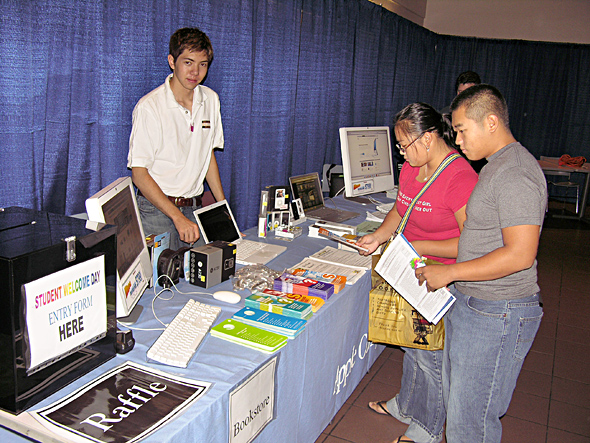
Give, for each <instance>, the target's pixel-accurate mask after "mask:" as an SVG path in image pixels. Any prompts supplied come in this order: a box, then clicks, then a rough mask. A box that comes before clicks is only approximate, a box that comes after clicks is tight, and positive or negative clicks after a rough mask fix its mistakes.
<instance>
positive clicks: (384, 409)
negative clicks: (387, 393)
mask: <svg viewBox="0 0 590 443" xmlns="http://www.w3.org/2000/svg"><path fill="white" fill-rule="evenodd" d="M371 403H372V402H371ZM375 404H376V405H377V407H378V408H379V409H381V411H383V412H380V411H379V410H378V409H375V408H372V407H371V405H370V404H369V405H368V407H369V409H370V410H372V411H374V412H376V413H377V414H380V415H391V414H390V413H389V411H388V410H387V408H386V407H385V405H386V404H387V402H386V401H378V402H376V403H375Z"/></svg>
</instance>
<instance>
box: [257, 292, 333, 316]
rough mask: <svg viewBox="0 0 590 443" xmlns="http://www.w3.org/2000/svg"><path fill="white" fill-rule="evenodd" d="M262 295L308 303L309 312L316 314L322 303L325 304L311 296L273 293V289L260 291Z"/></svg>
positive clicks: (320, 299) (322, 300)
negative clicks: (309, 306)
mask: <svg viewBox="0 0 590 443" xmlns="http://www.w3.org/2000/svg"><path fill="white" fill-rule="evenodd" d="M262 293H263V294H268V295H274V296H275V297H279V298H283V297H286V298H289V299H291V300H296V301H300V302H303V303H309V304H310V305H311V310H312V311H313V312H317V311H318V309H320V308H321V307H322V306H324V303H325V302H326V301H325V300H324V299H322V298H319V297H312V296H311V295H301V294H292V293H289V292H282V291H275V290H274V289H265V290H264V291H262Z"/></svg>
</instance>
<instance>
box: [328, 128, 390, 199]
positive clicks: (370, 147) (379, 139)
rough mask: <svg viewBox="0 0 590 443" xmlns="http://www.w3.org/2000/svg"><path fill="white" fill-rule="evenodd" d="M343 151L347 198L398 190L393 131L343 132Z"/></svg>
mask: <svg viewBox="0 0 590 443" xmlns="http://www.w3.org/2000/svg"><path fill="white" fill-rule="evenodd" d="M340 149H341V152H342V170H343V173H344V191H345V196H346V197H357V196H361V195H367V194H374V193H377V192H385V191H389V190H391V189H393V188H394V186H395V176H394V169H393V158H392V152H391V138H390V136H389V127H387V126H373V127H362V128H361V127H359V128H340Z"/></svg>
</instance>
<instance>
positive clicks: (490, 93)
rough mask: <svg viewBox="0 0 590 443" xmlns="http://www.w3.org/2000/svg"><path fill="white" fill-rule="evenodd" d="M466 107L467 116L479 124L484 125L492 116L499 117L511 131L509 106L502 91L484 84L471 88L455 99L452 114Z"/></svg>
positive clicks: (452, 104)
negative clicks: (488, 117)
mask: <svg viewBox="0 0 590 443" xmlns="http://www.w3.org/2000/svg"><path fill="white" fill-rule="evenodd" d="M461 107H464V108H465V116H466V117H467V118H468V119H470V120H473V121H476V122H477V123H482V122H483V120H484V118H486V117H487V116H488V115H490V114H494V115H495V116H497V117H498V119H499V120H500V122H501V123H502V125H503V126H504V127H505V128H506V129H507V130H508V131H510V126H509V124H508V123H509V122H508V105H507V104H506V100H504V97H502V94H501V93H500V91H498V90H497V89H496V88H494V87H493V86H491V85H486V84H484V83H482V84H479V85H474V86H471V87H470V88H467V89H465V90H464V91H463V92H461V93H460V94H459V95H457V96H456V97H455V99H454V100H453V103H451V112H454V111H456V110H457V109H459V108H461Z"/></svg>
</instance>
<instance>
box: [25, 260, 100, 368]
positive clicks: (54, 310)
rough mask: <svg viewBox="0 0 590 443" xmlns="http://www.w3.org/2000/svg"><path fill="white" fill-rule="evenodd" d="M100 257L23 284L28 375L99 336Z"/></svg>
mask: <svg viewBox="0 0 590 443" xmlns="http://www.w3.org/2000/svg"><path fill="white" fill-rule="evenodd" d="M104 273H105V259H104V256H100V257H95V258H93V259H91V260H87V261H85V262H82V263H79V264H77V265H74V266H71V267H69V268H67V269H63V270H61V271H58V272H55V273H53V274H51V275H48V276H45V277H43V278H40V279H38V280H35V281H32V282H30V283H27V284H25V285H23V290H22V293H23V297H24V303H23V306H24V307H25V311H24V315H25V323H26V330H25V343H26V350H25V364H26V370H27V372H28V373H32V372H34V371H35V370H37V369H41V368H42V367H43V366H45V364H48V363H51V362H53V361H55V360H58V359H59V358H61V357H63V356H65V355H67V354H70V353H72V352H73V351H75V350H77V349H80V348H82V347H85V346H87V345H89V344H90V343H93V342H94V341H96V340H98V339H100V338H102V337H104V336H105V334H106V331H107V299H106V284H105V275H104Z"/></svg>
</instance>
